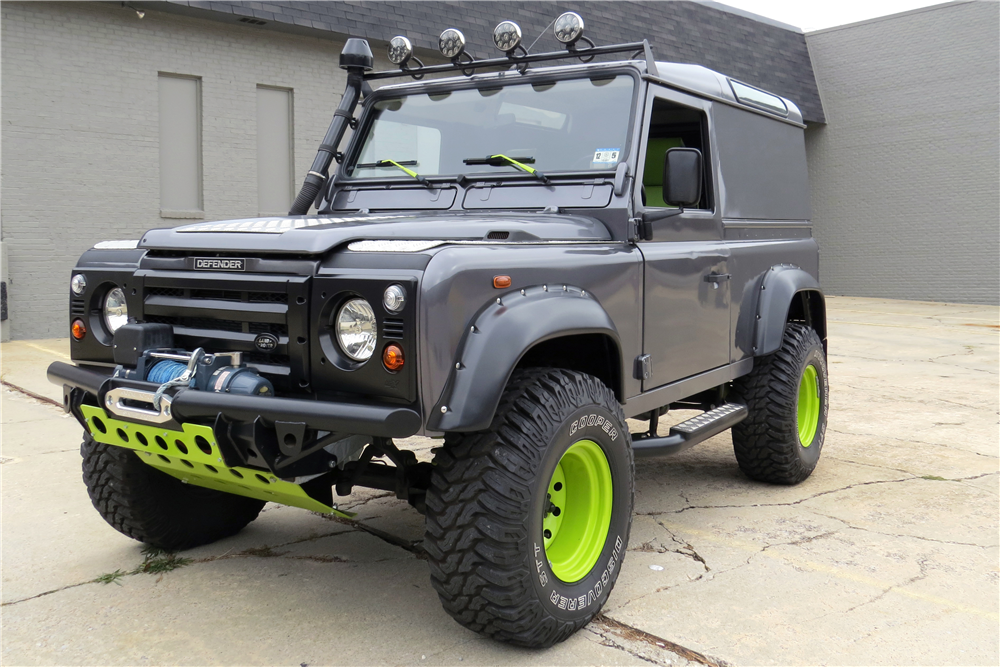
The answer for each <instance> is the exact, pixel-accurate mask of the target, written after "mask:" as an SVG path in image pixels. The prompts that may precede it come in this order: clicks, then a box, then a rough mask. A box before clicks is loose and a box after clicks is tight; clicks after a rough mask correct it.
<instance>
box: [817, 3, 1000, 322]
mask: <svg viewBox="0 0 1000 667" xmlns="http://www.w3.org/2000/svg"><path fill="white" fill-rule="evenodd" d="M998 35H1000V5H998V4H997V3H996V2H969V3H954V4H949V5H943V6H937V7H934V8H931V9H926V10H917V11H914V12H909V13H906V14H901V15H896V16H893V17H887V18H884V19H876V20H873V21H868V22H865V23H861V24H856V25H852V26H845V27H842V28H833V29H830V30H824V31H820V32H814V33H810V34H807V35H806V43H807V45H808V47H809V51H810V54H811V57H812V63H813V69H814V71H815V72H816V77H817V79H818V82H819V89H820V96H821V97H822V99H823V107H824V109H825V111H826V118H827V123H828V125H826V126H816V127H811V128H810V129H808V130H807V131H806V150H807V153H808V157H809V181H810V187H811V197H812V210H813V221H814V223H815V230H816V235H817V237H818V238H819V242H820V251H821V253H822V254H821V258H820V262H821V263H820V267H821V268H820V271H821V276H822V282H823V286H824V288H825V290H826V291H827V293H829V294H845V295H852V296H871V297H888V298H894V299H917V300H928V301H953V302H959V303H991V304H995V303H998V301H1000V268H998V267H1000V169H998V165H1000V160H998V149H1000V106H998V101H1000V65H998V60H1000V38H998Z"/></svg>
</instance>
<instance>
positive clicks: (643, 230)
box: [639, 206, 684, 241]
mask: <svg viewBox="0 0 1000 667" xmlns="http://www.w3.org/2000/svg"><path fill="white" fill-rule="evenodd" d="M683 212H684V207H683V206H680V207H678V208H670V209H667V210H665V211H643V212H642V214H641V218H640V219H641V220H642V222H641V223H640V225H639V238H641V239H642V240H643V241H652V240H653V223H654V222H656V221H657V220H665V219H667V218H672V217H674V216H675V215H680V214H681V213H683Z"/></svg>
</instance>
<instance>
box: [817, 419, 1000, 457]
mask: <svg viewBox="0 0 1000 667" xmlns="http://www.w3.org/2000/svg"><path fill="white" fill-rule="evenodd" d="M826 430H827V432H829V433H836V434H838V435H847V436H862V437H865V438H884V439H886V440H895V441H897V442H905V443H906V444H909V445H930V446H932V447H944V448H945V449H953V450H955V451H958V452H963V453H965V454H976V455H978V456H985V457H987V458H991V459H995V458H998V457H996V456H991V455H990V454H981V453H980V452H976V451H973V450H971V449H962V448H961V447H952V446H951V445H945V444H942V443H940V442H928V441H926V440H912V439H910V438H896V437H893V436H891V435H882V434H880V433H857V432H854V431H838V430H837V429H835V428H830V427H829V426H827V429H826Z"/></svg>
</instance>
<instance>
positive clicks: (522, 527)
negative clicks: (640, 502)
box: [424, 369, 634, 647]
mask: <svg viewBox="0 0 1000 667" xmlns="http://www.w3.org/2000/svg"><path fill="white" fill-rule="evenodd" d="M434 463H435V466H434V472H433V475H432V479H431V487H430V489H429V490H428V492H427V519H426V533H425V540H424V544H425V549H426V550H427V554H428V556H429V561H430V566H431V583H432V584H433V586H434V588H435V590H437V592H438V595H439V597H440V598H441V603H442V605H443V606H444V608H445V611H447V612H448V613H449V614H450V615H451V616H452V617H453V618H454V619H455V620H456V621H458V622H459V623H461V624H462V625H464V626H465V627H467V628H469V629H470V630H473V631H475V632H479V633H482V634H484V635H487V636H489V637H492V638H493V639H496V640H499V641H504V642H509V643H512V644H517V645H520V646H528V647H548V646H551V645H553V644H555V643H557V642H560V641H562V640H564V639H566V638H567V637H569V636H570V635H572V634H573V633H574V632H575V631H577V630H578V629H580V628H581V627H583V626H584V625H585V624H586V623H587V622H588V621H589V620H590V619H591V618H593V617H594V615H595V614H597V612H599V611H600V609H601V607H602V606H603V605H604V603H605V602H606V601H607V599H608V595H609V594H610V592H611V589H612V588H613V587H614V584H615V580H616V579H617V577H618V572H619V570H620V569H621V568H620V565H621V559H622V558H623V557H624V555H625V550H626V547H627V545H628V536H629V530H630V529H631V526H632V502H633V487H634V470H633V459H632V445H631V438H630V436H629V432H628V426H627V425H626V422H625V417H624V413H623V412H622V408H621V405H620V404H619V403H618V401H617V400H616V399H615V395H614V393H613V392H612V391H611V390H610V389H608V387H606V386H605V385H604V384H603V383H602V382H601V381H599V380H598V379H596V378H594V377H591V376H589V375H585V374H582V373H577V372H572V371H565V370H554V369H529V370H525V371H518V372H515V374H514V376H513V377H512V378H511V380H510V383H509V384H508V386H507V389H506V390H505V392H504V394H503V397H502V399H501V401H500V405H499V407H498V409H497V413H496V415H495V417H494V419H493V422H492V424H491V425H490V429H489V430H488V431H483V432H478V433H458V434H449V435H448V436H447V437H446V438H445V445H444V447H442V448H441V449H439V450H438V451H437V452H436V454H435V459H434ZM560 505H561V507H560Z"/></svg>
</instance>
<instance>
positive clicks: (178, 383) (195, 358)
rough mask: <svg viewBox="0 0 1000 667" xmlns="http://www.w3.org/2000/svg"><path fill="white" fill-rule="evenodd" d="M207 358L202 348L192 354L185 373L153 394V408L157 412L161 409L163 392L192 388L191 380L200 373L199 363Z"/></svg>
mask: <svg viewBox="0 0 1000 667" xmlns="http://www.w3.org/2000/svg"><path fill="white" fill-rule="evenodd" d="M204 356H205V350H204V349H202V348H200V347H199V348H198V349H196V350H195V351H194V352H192V353H191V358H190V359H188V365H187V368H186V369H184V372H183V373H181V374H180V375H178V376H177V377H175V378H174V379H173V380H168V381H167V382H164V383H163V384H161V385H160V387H159V389H157V390H156V393H155V394H153V407H154V408H155V409H157V410H159V409H160V399H161V398H163V392H165V391H166V390H167V389H170V388H171V387H187V386H190V384H191V380H192V379H194V374H195V373H197V372H198V362H199V361H201V359H202V357H204Z"/></svg>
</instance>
